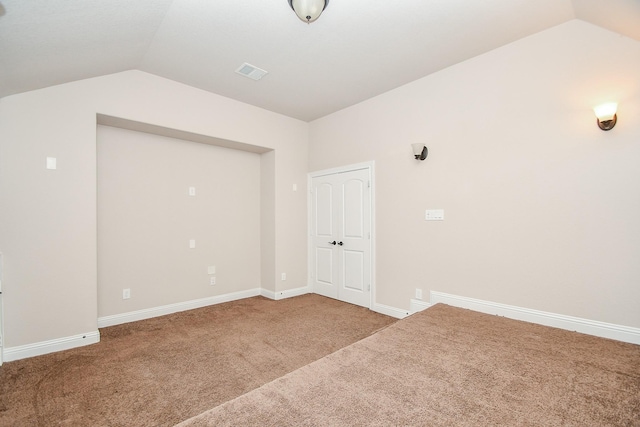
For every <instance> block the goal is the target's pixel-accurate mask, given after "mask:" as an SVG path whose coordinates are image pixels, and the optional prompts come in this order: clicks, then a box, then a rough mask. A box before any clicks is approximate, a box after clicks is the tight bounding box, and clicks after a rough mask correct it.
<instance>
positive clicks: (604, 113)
mask: <svg viewBox="0 0 640 427" xmlns="http://www.w3.org/2000/svg"><path fill="white" fill-rule="evenodd" d="M617 109H618V104H616V103H615V102H609V103H607V104H602V105H598V106H597V107H595V108H594V109H593V111H594V112H595V113H596V117H597V118H598V127H599V128H600V129H602V130H611V129H613V127H614V126H615V125H616V122H617V121H618V116H616V111H617Z"/></svg>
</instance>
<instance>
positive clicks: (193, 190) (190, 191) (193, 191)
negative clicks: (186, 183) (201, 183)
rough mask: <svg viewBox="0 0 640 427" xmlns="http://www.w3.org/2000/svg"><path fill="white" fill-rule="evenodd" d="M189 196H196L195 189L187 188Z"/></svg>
mask: <svg viewBox="0 0 640 427" xmlns="http://www.w3.org/2000/svg"><path fill="white" fill-rule="evenodd" d="M189 195H190V196H195V195H196V187H189Z"/></svg>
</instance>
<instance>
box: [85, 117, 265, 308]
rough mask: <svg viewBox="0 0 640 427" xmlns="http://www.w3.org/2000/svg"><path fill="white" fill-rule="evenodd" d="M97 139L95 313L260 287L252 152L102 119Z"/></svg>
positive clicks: (256, 160) (256, 163)
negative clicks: (190, 190) (129, 127)
mask: <svg viewBox="0 0 640 427" xmlns="http://www.w3.org/2000/svg"><path fill="white" fill-rule="evenodd" d="M97 143H98V317H104V316H111V315H115V314H121V313H127V312H131V311H135V310H142V309H147V308H154V307H159V306H163V305H168V304H174V303H178V302H184V301H191V300H195V299H200V298H206V297H209V296H214V295H223V294H227V293H231V292H237V291H243V290H248V289H255V288H259V287H260V155H259V154H256V153H248V152H244V151H240V150H234V149H229V148H222V147H216V146H211V145H207V144H201V143H197V142H190V141H184V140H179V139H173V138H167V137H163V136H158V135H152V134H148V133H142V132H135V131H131V130H125V129H118V128H114V127H109V126H98V130H97ZM271 172H272V174H273V170H272V171H271ZM189 187H193V188H195V196H190V195H189V194H188V188H189ZM191 239H193V240H195V243H196V244H195V248H193V249H190V248H189V244H188V242H189V240H191ZM208 266H215V267H216V273H215V275H214V277H216V284H215V285H213V286H212V285H210V277H212V276H210V275H209V274H208V272H207V267H208ZM125 288H127V289H130V291H131V298H130V299H127V300H123V299H122V290H123V289H125Z"/></svg>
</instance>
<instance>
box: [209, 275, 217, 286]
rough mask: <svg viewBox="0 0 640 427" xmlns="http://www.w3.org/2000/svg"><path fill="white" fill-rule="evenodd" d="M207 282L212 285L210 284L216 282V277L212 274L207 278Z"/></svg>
mask: <svg viewBox="0 0 640 427" xmlns="http://www.w3.org/2000/svg"><path fill="white" fill-rule="evenodd" d="M209 284H210V285H212V286H213V285H215V284H216V278H215V276H213V277H211V278H210V279H209Z"/></svg>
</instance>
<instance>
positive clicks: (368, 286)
mask: <svg viewBox="0 0 640 427" xmlns="http://www.w3.org/2000/svg"><path fill="white" fill-rule="evenodd" d="M367 291H369V292H371V284H369V285H367Z"/></svg>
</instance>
